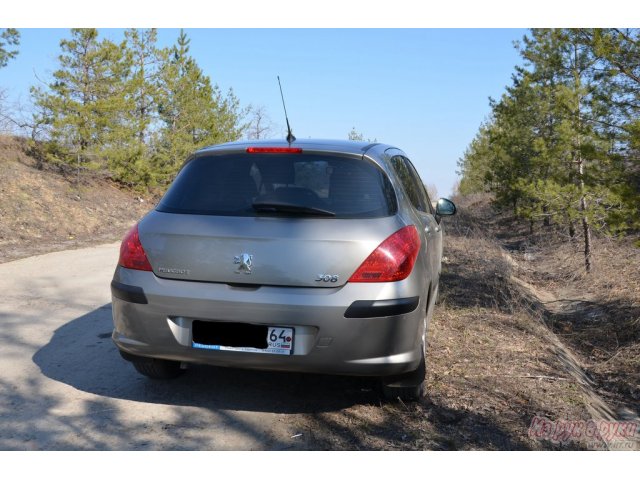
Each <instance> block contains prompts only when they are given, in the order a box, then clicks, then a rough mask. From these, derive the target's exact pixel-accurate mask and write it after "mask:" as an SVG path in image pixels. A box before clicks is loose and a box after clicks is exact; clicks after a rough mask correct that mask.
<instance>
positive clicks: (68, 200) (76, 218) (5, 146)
mask: <svg viewBox="0 0 640 480" xmlns="http://www.w3.org/2000/svg"><path fill="white" fill-rule="evenodd" d="M27 152H28V150H27V143H26V141H25V140H24V139H20V138H15V137H7V136H0V263H2V262H7V261H10V260H15V259H18V258H23V257H27V256H30V255H35V254H39V253H45V252H50V251H55V250H66V249H70V248H78V247H81V246H84V245H89V244H97V243H107V242H112V241H116V240H120V239H121V238H122V237H123V236H124V234H125V233H126V231H127V230H128V228H130V227H131V226H132V225H133V224H134V223H135V222H136V221H137V220H138V219H140V217H141V216H142V215H144V214H145V213H146V212H147V211H148V210H149V209H150V208H151V207H152V202H151V201H150V200H151V199H149V198H141V197H140V196H139V195H138V194H135V193H133V192H129V191H126V190H123V189H121V188H118V187H117V186H116V185H115V184H113V183H112V182H109V181H108V180H104V179H97V178H89V177H88V176H87V175H86V174H82V175H81V177H80V183H79V184H77V183H76V176H75V175H69V176H65V175H62V174H61V173H59V172H58V171H56V170H54V169H53V168H47V167H46V166H45V168H44V169H43V170H38V169H37V168H36V162H35V160H34V159H33V158H31V157H30V156H29V155H28V153H27Z"/></svg>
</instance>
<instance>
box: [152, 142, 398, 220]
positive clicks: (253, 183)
mask: <svg viewBox="0 0 640 480" xmlns="http://www.w3.org/2000/svg"><path fill="white" fill-rule="evenodd" d="M269 202H277V203H285V204H287V205H295V206H300V207H305V208H310V209H321V210H326V211H329V212H331V213H332V214H335V218H373V217H384V216H389V215H392V214H394V213H395V212H396V203H395V195H394V193H393V188H392V186H391V184H390V183H389V180H388V178H387V176H386V175H385V173H384V172H382V170H380V169H379V168H378V167H377V166H375V165H374V164H372V163H370V162H368V161H365V160H361V159H353V158H346V157H338V156H325V155H308V154H307V155H304V154H303V155H299V154H288V155H277V154H275V155H274V154H236V155H224V156H220V155H217V156H208V157H206V156H205V157H198V158H196V159H194V160H192V161H190V162H189V163H187V164H186V165H185V167H184V168H183V169H182V170H181V171H180V173H179V174H178V176H177V177H176V179H175V180H174V182H173V184H172V185H171V187H170V188H169V190H168V191H167V193H166V194H165V196H164V197H163V199H162V200H161V202H160V204H159V205H158V207H157V210H158V211H161V212H168V213H188V214H198V215H229V216H264V215H269V216H273V215H290V214H292V212H291V211H289V212H285V213H283V212H265V211H263V210H260V209H257V208H256V205H258V204H260V203H263V204H264V203H267V204H268V203H269ZM307 213H308V212H307ZM295 215H305V212H304V211H301V212H295Z"/></svg>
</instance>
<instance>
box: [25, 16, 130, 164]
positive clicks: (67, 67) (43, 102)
mask: <svg viewBox="0 0 640 480" xmlns="http://www.w3.org/2000/svg"><path fill="white" fill-rule="evenodd" d="M60 48H61V50H62V54H61V55H60V56H59V57H58V61H59V69H58V70H56V71H55V72H54V73H53V82H52V83H50V84H49V85H48V88H47V89H42V88H32V95H33V98H34V103H35V104H36V108H37V109H38V111H39V112H40V113H39V116H41V117H42V118H38V119H36V123H44V124H46V125H48V126H49V128H50V136H51V140H53V142H54V144H55V145H56V149H57V151H58V152H61V151H62V150H61V149H64V150H66V152H67V153H68V155H67V156H66V157H65V158H64V159H63V161H66V162H69V163H72V162H73V163H75V162H76V160H77V162H78V163H79V164H82V165H84V166H87V167H91V168H103V167H105V165H104V161H103V157H102V155H101V153H102V150H103V149H104V148H105V146H107V145H108V144H109V143H110V142H111V141H112V136H113V131H114V129H116V128H117V115H118V113H119V112H120V111H121V109H122V107H123V105H122V101H121V100H122V92H123V85H122V78H123V75H124V72H123V68H124V67H125V66H124V65H123V63H122V55H123V48H122V45H116V44H114V43H112V42H110V41H108V40H102V41H99V40H98V31H97V30H96V29H92V28H86V29H78V28H76V29H72V30H71V39H65V40H62V41H61V42H60Z"/></svg>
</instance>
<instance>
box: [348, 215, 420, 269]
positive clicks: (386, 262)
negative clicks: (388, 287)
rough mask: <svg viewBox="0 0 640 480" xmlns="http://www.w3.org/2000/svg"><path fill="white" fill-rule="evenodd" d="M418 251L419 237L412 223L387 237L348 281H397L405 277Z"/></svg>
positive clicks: (414, 261)
mask: <svg viewBox="0 0 640 480" xmlns="http://www.w3.org/2000/svg"><path fill="white" fill-rule="evenodd" d="M419 251H420V237H419V236H418V230H416V227H415V226H414V225H409V226H408V227H404V228H401V229H400V230H398V231H397V232H396V233H394V234H393V235H391V236H390V237H388V238H387V239H386V240H385V241H384V242H382V243H381V244H380V245H379V246H378V248H376V249H375V250H374V251H373V253H371V255H369V256H368V257H367V259H366V260H365V261H364V262H363V263H362V265H360V267H359V268H358V269H357V270H356V272H355V273H354V274H353V275H351V278H350V279H349V281H350V282H397V281H399V280H404V279H405V278H407V277H408V276H409V275H410V274H411V271H412V270H413V265H414V264H415V263H416V258H417V257H418V252H419Z"/></svg>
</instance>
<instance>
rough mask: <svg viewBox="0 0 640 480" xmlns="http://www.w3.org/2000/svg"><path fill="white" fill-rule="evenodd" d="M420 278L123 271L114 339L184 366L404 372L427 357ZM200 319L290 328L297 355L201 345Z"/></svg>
mask: <svg viewBox="0 0 640 480" xmlns="http://www.w3.org/2000/svg"><path fill="white" fill-rule="evenodd" d="M412 276H413V275H412ZM412 276H410V277H409V278H408V279H406V280H404V281H402V282H394V283H388V284H384V283H381V284H357V283H354V284H349V283H347V284H346V285H344V286H342V287H338V288H289V287H266V286H265V287H237V286H230V285H227V284H214V283H200V282H187V281H178V280H167V279H162V278H159V277H156V276H155V275H154V274H153V273H151V272H141V271H135V270H128V269H124V268H121V267H118V269H117V270H116V273H115V275H114V281H113V283H112V294H113V295H112V296H113V320H114V327H115V328H114V332H113V340H114V342H115V343H116V345H117V347H118V348H119V349H120V350H121V351H123V352H126V353H129V354H132V355H138V356H146V357H154V358H164V359H169V360H177V361H182V362H193V363H203V364H210V365H219V366H230V367H241V368H253V369H265V370H283V371H298V372H315V373H331V374H350V375H395V374H399V373H404V372H408V371H411V370H414V369H415V368H417V366H418V364H419V362H420V358H421V355H423V350H422V342H421V339H422V334H423V331H424V328H425V327H426V326H425V310H426V304H425V295H423V294H422V292H423V291H424V290H425V288H424V287H423V285H422V282H417V281H416V280H415V279H413V280H412ZM145 302H146V303H145ZM354 302H355V303H354ZM348 312H350V313H348ZM347 313H348V314H347ZM346 314H347V315H346ZM345 315H346V316H345ZM367 315H372V316H367ZM373 315H376V316H373ZM347 317H350V318H347ZM194 320H206V321H213V322H215V321H224V322H242V323H252V324H259V325H272V326H281V327H291V328H294V330H295V335H294V347H293V348H294V351H293V354H292V355H273V354H263V353H249V352H230V351H215V350H203V349H197V348H193V347H192V333H191V332H192V323H193V321H194Z"/></svg>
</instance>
